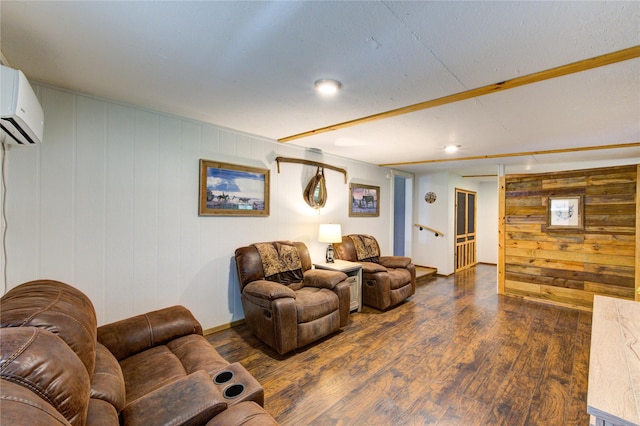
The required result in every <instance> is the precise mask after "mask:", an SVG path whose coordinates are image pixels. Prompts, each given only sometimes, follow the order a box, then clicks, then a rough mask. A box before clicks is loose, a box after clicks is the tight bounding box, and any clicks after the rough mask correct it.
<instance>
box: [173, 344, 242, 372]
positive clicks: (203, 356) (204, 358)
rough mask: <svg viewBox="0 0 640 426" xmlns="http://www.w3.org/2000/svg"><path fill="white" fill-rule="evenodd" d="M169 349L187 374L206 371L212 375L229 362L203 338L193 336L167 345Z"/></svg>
mask: <svg viewBox="0 0 640 426" xmlns="http://www.w3.org/2000/svg"><path fill="white" fill-rule="evenodd" d="M167 348H168V349H169V350H170V351H171V352H173V354H174V355H175V356H176V357H177V358H178V359H179V360H180V362H181V363H182V366H183V367H184V369H185V371H186V373H187V374H191V373H194V372H196V371H198V370H204V371H206V372H207V373H209V375H212V374H213V373H215V372H216V371H219V370H220V369H221V368H224V367H226V366H227V365H229V362H227V360H225V359H224V358H222V357H221V356H220V354H219V353H218V352H217V351H216V350H215V349H214V348H213V346H211V343H209V342H208V341H207V339H205V338H204V337H203V336H200V335H199V334H192V335H190V336H184V337H180V338H178V339H175V340H172V341H171V342H169V343H167Z"/></svg>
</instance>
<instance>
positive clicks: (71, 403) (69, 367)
mask: <svg viewBox="0 0 640 426" xmlns="http://www.w3.org/2000/svg"><path fill="white" fill-rule="evenodd" d="M0 356H1V358H0V378H2V380H3V381H7V382H12V383H16V384H18V385H21V386H24V387H25V388H28V389H30V390H31V391H32V392H34V393H35V394H36V395H38V396H39V397H40V398H42V399H43V400H45V401H47V402H48V403H49V404H51V405H52V406H53V407H54V408H55V409H56V410H58V411H59V412H60V413H61V414H62V415H63V416H64V417H65V418H66V419H67V420H68V421H69V423H71V424H72V425H84V424H85V421H86V415H87V408H88V405H89V392H90V382H89V375H88V374H87V370H86V369H85V366H84V364H82V362H81V361H80V359H79V358H78V357H77V356H76V354H75V353H74V352H73V351H72V350H71V348H69V346H67V345H66V343H65V342H64V341H63V340H62V339H60V338H59V337H58V336H56V335H55V334H53V333H51V332H49V331H47V330H45V329H42V328H37V327H9V328H3V329H2V339H0ZM3 383H4V382H3ZM3 392H4V390H3Z"/></svg>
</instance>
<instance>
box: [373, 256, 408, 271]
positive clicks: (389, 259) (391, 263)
mask: <svg viewBox="0 0 640 426" xmlns="http://www.w3.org/2000/svg"><path fill="white" fill-rule="evenodd" d="M380 264H381V265H382V266H384V267H386V268H406V267H407V266H409V265H410V264H411V258H410V257H406V256H380Z"/></svg>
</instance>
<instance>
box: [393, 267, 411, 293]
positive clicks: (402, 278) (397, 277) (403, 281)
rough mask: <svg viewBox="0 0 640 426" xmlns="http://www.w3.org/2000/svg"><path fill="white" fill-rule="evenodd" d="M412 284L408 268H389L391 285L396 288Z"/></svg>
mask: <svg viewBox="0 0 640 426" xmlns="http://www.w3.org/2000/svg"><path fill="white" fill-rule="evenodd" d="M407 284H411V273H410V272H409V271H408V270H406V269H389V287H390V288H391V290H396V289H398V288H400V287H404V286H405V285H407Z"/></svg>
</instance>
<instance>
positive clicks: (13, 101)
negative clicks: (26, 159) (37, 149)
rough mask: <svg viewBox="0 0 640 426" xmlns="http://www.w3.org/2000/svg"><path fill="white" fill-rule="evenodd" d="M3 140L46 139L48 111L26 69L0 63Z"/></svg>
mask: <svg viewBox="0 0 640 426" xmlns="http://www.w3.org/2000/svg"><path fill="white" fill-rule="evenodd" d="M0 67H1V68H0V80H1V81H0V125H1V127H2V130H1V131H0V143H11V144H20V145H33V144H37V143H40V142H42V133H43V131H44V112H43V111H42V107H41V106H40V103H39V102H38V98H36V94H35V93H34V92H33V89H32V88H31V85H30V84H29V81H28V80H27V78H26V77H25V76H24V74H23V73H22V71H18V70H14V69H13V68H9V67H5V66H4V65H0Z"/></svg>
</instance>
